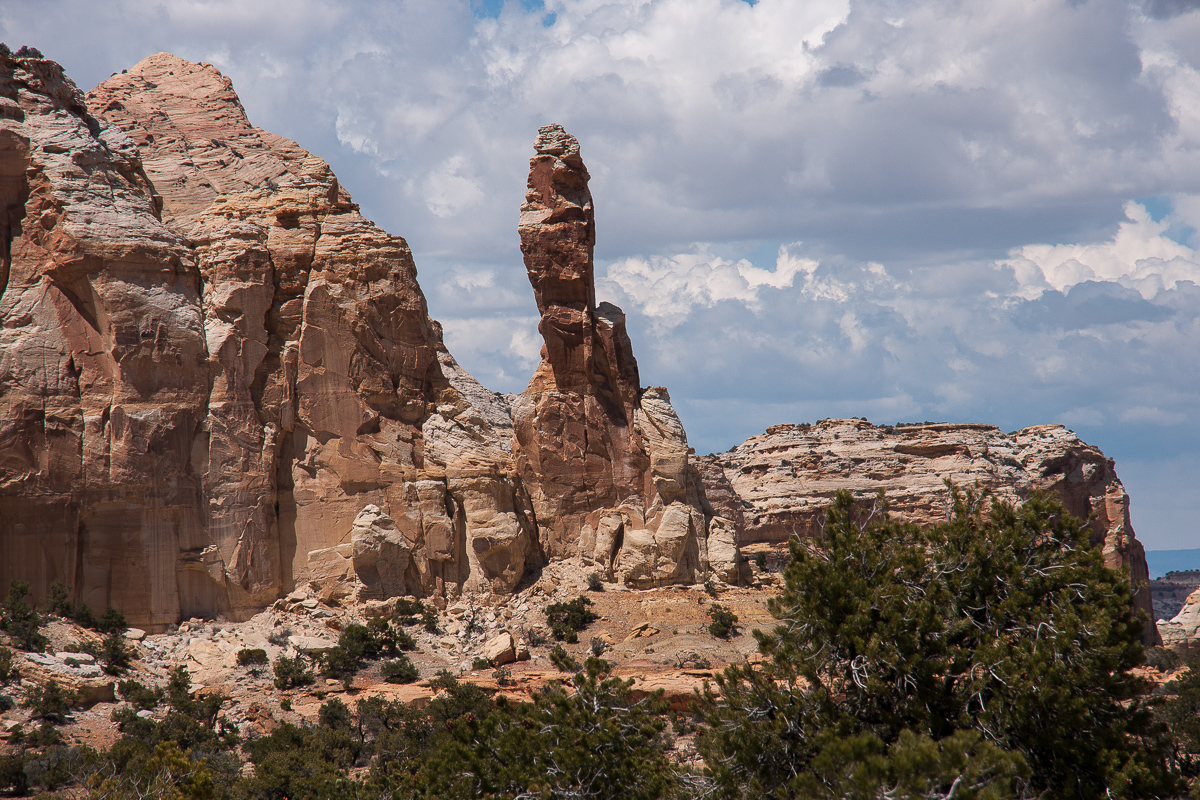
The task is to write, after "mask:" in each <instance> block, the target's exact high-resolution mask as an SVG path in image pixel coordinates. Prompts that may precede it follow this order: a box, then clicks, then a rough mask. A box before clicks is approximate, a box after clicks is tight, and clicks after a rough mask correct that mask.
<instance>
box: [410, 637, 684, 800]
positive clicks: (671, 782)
mask: <svg viewBox="0 0 1200 800" xmlns="http://www.w3.org/2000/svg"><path fill="white" fill-rule="evenodd" d="M632 683H633V682H632V681H621V680H619V679H617V678H613V677H611V675H610V674H609V664H608V663H607V662H605V661H602V660H600V659H597V658H589V659H588V660H587V663H586V664H585V665H584V667H583V669H581V670H580V671H578V672H576V673H575V674H574V675H572V676H571V677H570V679H569V684H570V685H569V686H568V687H554V686H551V687H548V688H547V689H546V690H544V691H540V692H537V693H535V695H534V697H533V701H532V702H530V703H519V704H518V703H509V702H507V701H505V700H504V699H503V697H498V698H496V700H495V702H494V704H492V706H491V708H487V707H484V708H480V709H478V710H474V711H472V712H471V713H469V714H462V715H460V716H459V717H457V718H455V719H454V721H453V724H452V730H451V733H452V736H450V737H447V738H446V740H444V741H443V742H440V743H435V746H434V747H431V748H429V750H428V751H427V755H424V756H423V757H422V759H421V765H420V767H419V768H418V771H417V773H416V775H415V776H414V779H415V780H414V783H415V786H414V788H415V789H417V792H418V794H419V796H423V797H431V798H432V797H437V798H468V797H544V798H597V800H599V799H600V798H607V797H620V798H622V800H656V799H657V798H664V797H668V796H670V793H671V791H672V790H673V788H674V786H675V784H676V775H677V772H676V769H675V768H674V767H673V766H672V764H671V763H670V761H669V760H668V758H667V755H666V750H667V743H666V741H665V739H664V737H663V736H662V731H663V728H664V727H665V722H664V721H663V719H662V717H661V714H662V712H663V711H664V710H665V707H664V704H663V703H662V701H661V696H660V695H655V696H652V697H648V698H643V699H640V700H638V699H635V698H634V696H633V693H632V690H631V685H632ZM431 705H432V704H431ZM565 765H570V766H569V767H566V766H565ZM564 767H565V768H564Z"/></svg>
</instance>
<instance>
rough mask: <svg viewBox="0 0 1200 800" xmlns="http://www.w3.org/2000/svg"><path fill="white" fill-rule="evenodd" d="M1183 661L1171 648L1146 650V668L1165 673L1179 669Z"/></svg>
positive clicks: (1150, 648)
mask: <svg viewBox="0 0 1200 800" xmlns="http://www.w3.org/2000/svg"><path fill="white" fill-rule="evenodd" d="M1181 664H1183V659H1182V658H1180V657H1179V654H1178V653H1176V652H1175V651H1174V650H1172V649H1171V648H1169V647H1149V648H1147V649H1146V666H1148V667H1154V668H1155V669H1158V670H1161V671H1163V672H1170V671H1171V670H1174V669H1178V668H1179V666H1180V665H1181Z"/></svg>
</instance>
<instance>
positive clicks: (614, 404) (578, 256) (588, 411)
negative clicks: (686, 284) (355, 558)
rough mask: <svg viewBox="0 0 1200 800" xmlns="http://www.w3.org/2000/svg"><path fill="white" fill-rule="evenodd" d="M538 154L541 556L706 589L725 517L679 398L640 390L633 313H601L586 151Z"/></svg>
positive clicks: (530, 476) (527, 450) (525, 226)
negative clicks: (698, 462) (628, 317)
mask: <svg viewBox="0 0 1200 800" xmlns="http://www.w3.org/2000/svg"><path fill="white" fill-rule="evenodd" d="M534 151H535V155H534V157H533V158H532V159H530V162H529V182H528V189H527V191H526V195H525V203H524V204H523V205H522V206H521V219H520V223H519V224H518V231H519V232H520V235H521V252H522V254H523V255H524V258H525V267H526V271H527V273H528V275H529V282H530V283H531V284H532V286H533V290H534V296H535V297H536V299H537V306H538V310H539V311H540V312H541V322H540V323H539V325H538V330H539V331H541V334H542V338H543V339H544V341H545V344H544V346H543V347H542V360H541V363H540V364H539V366H538V368H537V371H536V372H535V373H534V376H533V378H532V379H531V380H530V382H529V386H528V388H526V390H525V391H524V392H523V393H522V394H521V395H520V396H519V397H518V398H517V399H516V400H515V401H514V403H513V406H512V418H513V428H514V444H513V452H514V454H515V458H516V464H517V470H518V473H519V474H520V476H521V479H522V482H523V483H524V485H525V486H526V487H527V488H528V490H529V494H530V498H531V501H532V505H533V510H534V513H535V515H536V518H537V523H538V540H539V543H540V545H541V548H542V552H543V553H544V554H545V555H546V556H548V557H550V558H563V557H568V556H574V555H575V554H576V553H578V554H579V555H581V556H582V557H583V558H584V560H585V562H589V563H595V564H597V565H598V566H599V567H601V570H600V572H601V574H602V576H603V577H604V578H605V579H606V580H618V581H621V582H623V583H626V584H628V585H630V586H637V587H647V586H661V585H664V584H669V583H691V582H693V581H695V580H703V579H704V578H705V577H707V576H708V575H709V573H710V565H709V556H708V527H709V523H708V520H709V518H711V517H712V516H713V511H712V508H711V506H709V505H708V504H707V502H706V501H705V499H704V489H703V486H702V485H701V483H700V480H699V476H698V473H696V471H695V469H694V467H692V466H691V464H690V462H689V458H690V453H691V451H690V449H689V447H688V444H687V436H686V434H685V433H684V430H683V426H682V424H680V422H679V417H678V416H677V415H676V414H675V410H674V409H673V408H672V407H671V398H670V396H669V395H668V393H667V390H666V389H663V388H661V387H653V388H650V389H645V390H643V389H642V388H641V386H640V383H639V378H638V368H637V360H636V359H635V358H634V356H633V346H632V344H631V342H630V340H629V336H628V334H627V333H626V330H625V315H624V313H622V311H621V310H620V309H619V308H617V307H616V306H614V305H611V304H609V303H600V304H599V305H597V303H596V290H595V283H594V275H593V272H594V264H593V259H592V255H593V247H594V245H595V242H596V226H595V212H594V209H593V204H592V196H591V192H590V191H589V190H588V180H589V177H590V176H589V175H588V171H587V167H586V166H585V165H584V162H583V159H582V157H581V156H580V151H579V143H578V142H577V141H576V140H575V137H573V136H571V135H570V134H568V133H567V132H566V131H565V130H563V128H562V126H560V125H547V126H545V127H542V128H539V129H538V136H537V139H536V140H535V141H534ZM735 546H736V545H735ZM726 549H728V548H726ZM723 557H725V558H727V557H728V553H725V552H724V551H723ZM720 572H721V574H723V575H724V574H727V573H728V569H725V568H724V567H723V568H722V569H721V570H720Z"/></svg>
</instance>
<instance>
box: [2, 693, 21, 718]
mask: <svg viewBox="0 0 1200 800" xmlns="http://www.w3.org/2000/svg"><path fill="white" fill-rule="evenodd" d="M16 707H17V701H16V700H14V699H12V698H11V697H9V696H8V695H6V694H0V714H2V713H4V712H5V711H12V710H13V709H14V708H16Z"/></svg>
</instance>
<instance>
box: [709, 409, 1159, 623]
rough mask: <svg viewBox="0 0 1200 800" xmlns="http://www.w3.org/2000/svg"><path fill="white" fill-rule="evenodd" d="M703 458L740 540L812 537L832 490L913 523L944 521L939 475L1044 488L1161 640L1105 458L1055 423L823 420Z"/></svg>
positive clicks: (1145, 572)
mask: <svg viewBox="0 0 1200 800" xmlns="http://www.w3.org/2000/svg"><path fill="white" fill-rule="evenodd" d="M704 462H705V463H704V465H703V466H702V467H701V474H702V475H703V476H704V479H705V484H706V489H707V492H708V495H709V497H710V498H713V502H714V505H716V506H717V507H718V509H719V510H720V513H723V514H724V516H725V517H726V518H728V519H737V517H736V515H735V514H734V513H733V512H732V510H731V508H732V506H733V505H734V503H735V498H736V502H737V504H739V505H740V507H741V508H740V510H741V513H742V519H741V520H740V527H739V530H738V541H739V542H741V543H742V544H748V543H752V542H783V541H786V540H787V538H788V537H789V536H791V535H792V534H796V535H798V536H801V537H811V536H814V535H815V534H817V533H818V531H819V529H820V525H821V524H822V521H823V520H824V517H825V509H826V508H827V507H828V505H829V503H830V502H831V500H832V498H833V496H834V494H835V493H836V492H837V491H839V490H841V489H846V490H849V491H850V492H851V493H853V494H854V496H855V497H856V498H859V499H860V500H862V501H864V502H872V501H873V500H874V498H875V497H876V496H877V495H878V493H879V492H880V491H882V492H884V494H885V495H886V497H887V501H888V504H889V509H890V511H891V513H892V514H893V515H895V516H898V517H899V518H901V519H903V520H905V521H909V522H913V523H916V524H919V525H927V524H932V523H935V522H938V521H940V520H943V519H945V514H946V511H947V505H948V502H949V493H948V490H947V487H946V484H945V481H946V480H950V481H952V482H953V483H955V484H956V485H957V486H959V487H961V488H971V487H974V486H979V487H981V488H984V489H987V490H989V491H990V492H991V494H992V496H994V497H996V498H998V499H1001V500H1005V501H1008V502H1013V503H1019V502H1021V501H1023V500H1025V499H1026V498H1028V497H1029V496H1030V494H1031V493H1032V492H1034V491H1039V490H1040V491H1043V492H1049V493H1053V494H1055V495H1057V496H1058V497H1060V498H1061V499H1062V501H1063V504H1064V505H1065V506H1066V508H1067V510H1068V511H1070V512H1071V514H1073V515H1074V516H1076V517H1079V518H1080V519H1084V520H1087V521H1088V527H1089V528H1090V529H1091V532H1092V541H1093V542H1094V543H1095V544H1098V545H1101V546H1102V548H1103V553H1104V558H1105V561H1106V562H1107V563H1108V565H1109V566H1110V567H1113V568H1126V569H1128V570H1129V577H1130V581H1131V585H1132V587H1133V590H1134V599H1135V603H1136V605H1137V607H1138V609H1140V610H1142V611H1144V612H1145V613H1146V615H1147V623H1146V633H1145V638H1146V639H1147V641H1149V642H1150V643H1157V641H1158V634H1157V632H1156V630H1155V627H1154V621H1153V618H1152V616H1151V615H1152V613H1153V609H1152V606H1151V598H1150V590H1149V578H1150V572H1149V568H1148V567H1147V565H1146V555H1145V550H1144V549H1143V548H1142V545H1141V543H1140V542H1138V541H1137V539H1136V538H1135V537H1134V532H1133V526H1132V524H1131V522H1130V519H1129V495H1128V494H1126V492H1125V488H1124V486H1123V485H1122V484H1121V480H1120V479H1119V478H1118V477H1117V473H1116V471H1115V469H1114V467H1113V461H1112V459H1110V458H1108V457H1107V456H1105V455H1104V454H1103V453H1102V452H1100V450H1099V449H1098V448H1096V447H1093V446H1092V445H1089V444H1087V443H1086V442H1084V441H1082V440H1081V439H1080V438H1079V437H1078V436H1076V435H1075V434H1074V433H1073V432H1071V431H1069V430H1067V429H1065V428H1063V427H1062V426H1061V425H1037V426H1034V427H1031V428H1025V429H1024V430H1020V431H1017V432H1015V433H1004V432H1003V431H1001V430H1000V429H999V428H996V427H994V426H992V425H970V424H925V425H908V426H902V427H892V426H884V427H877V426H875V425H872V424H871V423H869V422H867V421H866V420H865V419H863V420H858V419H829V420H823V421H821V422H818V423H817V424H816V425H775V426H772V427H770V428H768V429H767V432H766V433H764V434H762V435H759V436H753V437H751V438H749V439H747V440H746V441H745V442H743V443H742V444H740V445H738V446H737V447H735V448H733V449H731V450H730V451H729V452H727V453H722V454H720V455H713V456H706V457H705V458H704Z"/></svg>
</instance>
